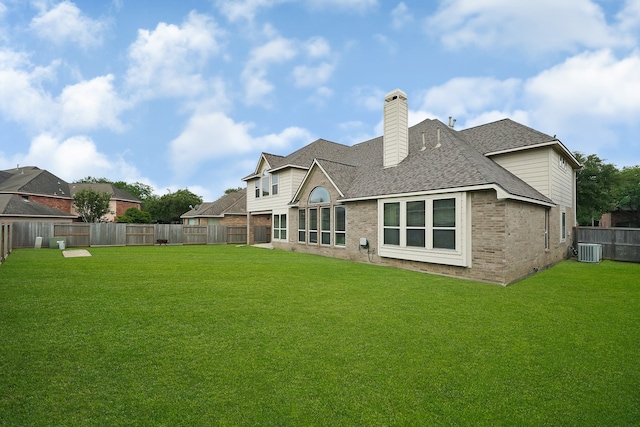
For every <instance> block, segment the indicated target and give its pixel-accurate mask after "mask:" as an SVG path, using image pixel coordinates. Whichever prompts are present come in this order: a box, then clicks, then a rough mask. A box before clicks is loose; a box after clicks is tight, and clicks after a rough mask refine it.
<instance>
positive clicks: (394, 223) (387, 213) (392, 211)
mask: <svg viewBox="0 0 640 427" xmlns="http://www.w3.org/2000/svg"><path fill="white" fill-rule="evenodd" d="M384 225H385V227H398V226H400V203H385V204H384ZM399 243H400V242H399V241H398V244H399Z"/></svg>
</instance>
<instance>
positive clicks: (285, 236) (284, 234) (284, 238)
mask: <svg viewBox="0 0 640 427" xmlns="http://www.w3.org/2000/svg"><path fill="white" fill-rule="evenodd" d="M280 238H281V239H282V240H286V239H287V230H286V229H284V228H283V229H282V230H280Z"/></svg>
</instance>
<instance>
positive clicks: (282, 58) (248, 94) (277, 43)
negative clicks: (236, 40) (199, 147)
mask: <svg viewBox="0 0 640 427" xmlns="http://www.w3.org/2000/svg"><path fill="white" fill-rule="evenodd" d="M297 53H298V48H297V46H296V43H295V42H294V41H293V40H289V39H285V38H283V37H277V38H275V39H273V40H270V41H268V42H267V43H265V44H263V45H261V46H258V47H256V48H254V49H252V50H251V53H250V54H249V60H248V61H247V64H246V66H245V68H244V70H243V71H242V80H243V83H244V88H245V102H246V103H247V104H248V105H257V104H264V103H266V101H265V97H266V96H267V95H269V94H270V93H271V92H272V91H273V88H274V86H273V84H271V82H269V81H268V80H267V78H266V75H267V70H268V68H269V66H271V65H273V64H278V63H282V62H286V61H288V60H290V59H291V58H293V57H294V56H296V55H297Z"/></svg>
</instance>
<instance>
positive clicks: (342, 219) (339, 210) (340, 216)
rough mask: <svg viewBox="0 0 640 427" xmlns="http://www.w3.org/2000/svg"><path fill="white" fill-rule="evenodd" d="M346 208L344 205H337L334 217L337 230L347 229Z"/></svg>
mask: <svg viewBox="0 0 640 427" xmlns="http://www.w3.org/2000/svg"><path fill="white" fill-rule="evenodd" d="M345 213H346V210H345V208H344V206H336V216H335V218H334V221H335V225H334V227H335V230H336V231H345V230H346V226H347V224H346V215H345Z"/></svg>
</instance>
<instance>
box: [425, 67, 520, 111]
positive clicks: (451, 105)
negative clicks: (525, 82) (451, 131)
mask: <svg viewBox="0 0 640 427" xmlns="http://www.w3.org/2000/svg"><path fill="white" fill-rule="evenodd" d="M521 86H522V82H521V81H520V80H518V79H507V80H498V79H494V78H489V77H476V78H472V77H469V78H467V77H459V78H454V79H451V80H449V81H448V82H446V83H444V84H443V85H440V86H437V87H433V88H431V89H429V90H428V91H427V92H426V93H425V94H424V95H423V97H422V100H421V106H420V108H421V109H422V110H426V111H435V112H436V113H437V114H438V115H439V116H444V117H448V116H449V115H453V116H469V115H472V114H475V113H478V112H481V111H485V110H487V109H490V108H492V107H493V106H494V105H495V104H500V105H507V106H508V105H511V104H512V103H513V101H514V100H515V98H516V97H517V96H518V94H519V91H520V90H521Z"/></svg>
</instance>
